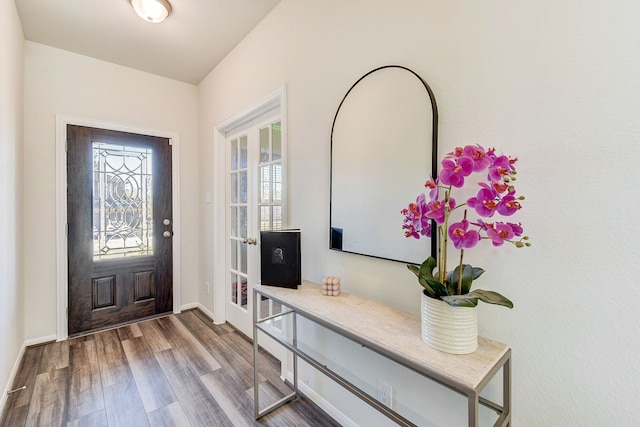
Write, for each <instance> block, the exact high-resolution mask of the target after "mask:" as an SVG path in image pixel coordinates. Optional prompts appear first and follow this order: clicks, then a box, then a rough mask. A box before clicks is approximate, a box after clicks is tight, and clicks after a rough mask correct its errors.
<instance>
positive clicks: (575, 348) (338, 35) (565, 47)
mask: <svg viewBox="0 0 640 427" xmlns="http://www.w3.org/2000/svg"><path fill="white" fill-rule="evenodd" d="M638 16H640V3H638V2H637V1H636V0H618V1H614V2H597V1H581V2H578V1H568V2H555V1H550V0H545V1H535V2H534V1H529V2H522V1H520V2H502V1H497V0H483V1H480V2H466V1H462V0H454V1H450V2H435V1H424V0H402V1H398V2H388V1H382V0H377V1H370V0H350V1H342V0H326V1H322V2H317V1H311V0H283V1H282V2H281V3H280V4H279V5H278V6H277V7H276V8H275V9H274V10H273V12H272V13H271V14H269V15H268V16H267V17H266V18H265V20H264V21H262V22H261V24H260V25H259V26H258V27H257V28H256V29H255V30H254V31H253V32H252V33H251V34H250V35H249V36H248V37H247V38H246V39H245V40H244V41H243V42H242V43H241V44H240V45H239V46H238V47H237V48H236V49H235V50H234V51H233V52H232V53H231V54H230V55H228V56H227V58H226V59H225V60H224V61H223V62H222V63H221V64H220V65H219V66H218V67H216V68H215V69H214V70H213V71H212V72H211V73H210V75H209V76H208V77H207V78H206V79H205V80H204V81H203V82H202V83H201V84H200V87H199V111H198V112H199V144H200V161H201V163H200V165H201V167H200V169H201V175H200V179H201V184H202V191H203V192H213V189H214V173H213V171H212V161H213V153H214V151H213V146H212V142H213V129H214V126H215V125H216V124H218V123H220V122H221V121H223V120H224V119H226V118H227V117H229V116H231V115H232V114H234V113H237V112H238V111H239V110H240V109H242V108H243V107H245V106H247V105H250V104H252V103H253V102H255V101H257V100H259V99H261V98H262V97H263V96H265V95H266V94H268V93H269V92H271V91H272V90H274V89H275V88H277V87H278V86H279V85H280V84H282V83H286V84H287V92H288V111H289V129H288V131H289V181H290V182H289V184H290V187H289V202H290V211H291V217H290V218H291V225H292V226H296V227H300V228H301V229H302V232H303V254H304V255H303V274H304V277H305V278H306V279H309V280H312V281H316V282H317V281H320V280H321V278H322V277H323V276H325V275H327V274H337V275H340V276H342V278H343V287H344V288H345V289H346V290H348V291H350V292H353V293H357V294H360V295H363V296H366V297H369V298H372V299H375V300H378V301H382V302H384V303H387V304H389V305H392V306H395V307H398V308H401V309H405V310H408V311H412V312H415V313H417V312H418V304H419V296H418V295H419V288H418V285H417V283H415V281H414V279H413V278H412V276H411V274H410V273H409V272H408V271H407V270H406V268H405V266H404V265H402V264H399V263H393V262H385V261H380V260H375V259H370V258H365V257H360V256H354V255H348V254H342V253H337V252H332V251H329V250H328V249H327V248H328V236H327V235H328V227H329V219H328V214H329V210H328V202H329V134H330V128H331V121H332V118H333V114H334V113H335V110H336V108H337V106H338V103H339V102H340V100H341V99H342V96H343V94H344V93H345V92H346V90H347V89H348V88H349V87H350V85H351V84H352V83H353V82H354V81H355V80H356V79H357V78H358V77H360V76H361V75H362V74H364V73H365V72H367V71H368V70H370V69H372V68H374V67H377V66H380V65H384V64H392V63H397V64H400V65H405V66H408V67H410V68H412V69H413V70H414V71H416V72H417V73H419V74H420V75H421V76H422V77H423V78H425V79H426V80H427V81H428V82H429V83H430V85H431V87H432V88H433V90H434V92H435V95H436V97H437V100H438V104H439V110H440V144H441V150H440V151H441V153H444V152H446V151H449V150H450V149H452V148H454V147H455V146H458V145H465V144H468V143H480V144H482V145H485V146H496V147H497V148H498V149H500V150H504V151H505V152H506V153H508V154H512V155H516V156H518V157H519V158H520V162H519V177H520V178H519V181H518V184H519V188H518V189H519V192H520V193H521V194H523V195H525V196H526V197H527V200H526V201H525V202H524V209H523V210H522V211H521V213H520V219H521V220H522V222H523V225H524V227H525V231H526V232H527V233H528V234H529V235H530V236H531V238H532V242H533V245H534V246H533V247H531V248H527V249H522V250H516V249H515V248H511V247H505V248H500V249H493V248H490V247H488V246H483V248H482V249H474V250H470V251H467V258H466V260H467V261H468V262H470V263H472V264H475V265H479V266H482V267H484V268H485V269H486V271H487V272H486V273H485V275H484V276H483V277H482V278H481V279H480V281H479V282H478V284H477V286H478V287H484V288H491V289H494V290H496V291H499V292H502V293H504V294H505V295H507V296H508V297H510V298H511V299H512V300H513V301H514V303H515V308H514V309H513V310H508V309H504V308H501V307H494V306H486V305H485V306H482V307H481V311H480V327H481V334H482V335H485V336H488V337H490V338H493V339H496V340H499V341H503V342H506V343H508V344H509V345H511V346H512V348H513V369H514V371H513V399H514V402H513V403H514V405H513V406H514V422H513V424H514V425H522V426H602V425H616V426H631V425H635V424H636V423H637V419H638V418H639V417H640V409H639V407H638V405H637V403H636V396H637V394H638V391H639V389H638V384H640V369H638V366H637V365H638V363H639V362H640V341H639V340H638V336H639V333H640V326H639V322H638V320H637V315H636V312H637V306H638V304H639V303H640V287H638V286H636V281H637V280H636V278H637V276H638V273H639V271H638V270H639V267H638V262H637V259H638V255H640V250H639V249H638V245H637V242H636V241H637V240H638V238H639V237H640V233H639V231H640V228H639V227H638V225H637V222H636V221H635V217H636V216H637V211H638V209H639V208H640V192H639V191H638V188H639V186H640V172H639V171H638V167H637V165H638V161H640V141H639V139H640V103H639V102H638V99H640V85H639V84H638V77H637V76H638V71H640V55H638V46H640V32H639V31H637V22H636V21H637V17H638ZM318 182H324V183H325V184H324V185H318V184H317V183H318ZM401 208H402V206H398V209H401ZM212 210H213V207H212V205H206V204H205V205H202V209H201V212H202V223H201V226H202V232H203V234H202V236H203V240H202V251H201V255H202V259H201V264H202V267H203V270H202V278H203V281H204V280H212V277H213V272H214V269H215V268H217V267H220V266H221V264H219V263H218V262H220V263H221V262H222V260H221V259H220V260H214V262H211V260H212V259H213V258H212V254H213V249H212V244H213V243H212V242H213V241H214V239H215V238H220V236H214V235H213V228H212V225H211V218H212V216H213V215H212ZM399 224H400V218H399ZM399 232H400V230H399ZM425 256H426V254H425ZM201 302H203V303H204V304H205V305H206V306H208V307H209V308H210V309H213V306H212V304H213V301H212V298H211V297H210V296H207V297H206V298H203V296H202V295H201ZM392 385H393V386H394V387H396V386H397V387H401V386H402V384H399V385H396V384H392ZM407 386H408V385H407ZM408 387H411V386H408ZM414 392H415V393H421V392H422V391H421V389H416V390H414ZM428 400H429V398H428V397H425V401H428ZM334 403H335V402H334ZM453 408H454V406H451V407H449V408H445V410H449V409H453ZM425 423H426V422H425Z"/></svg>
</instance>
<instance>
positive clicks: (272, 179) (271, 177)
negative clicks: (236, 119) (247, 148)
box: [258, 121, 283, 230]
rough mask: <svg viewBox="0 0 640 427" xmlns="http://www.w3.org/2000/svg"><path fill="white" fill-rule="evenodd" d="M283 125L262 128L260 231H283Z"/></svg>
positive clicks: (259, 169)
mask: <svg viewBox="0 0 640 427" xmlns="http://www.w3.org/2000/svg"><path fill="white" fill-rule="evenodd" d="M281 137H282V131H281V125H280V122H279V121H277V122H273V123H270V124H268V125H266V126H263V127H261V128H260V163H259V165H258V176H259V179H260V189H259V191H260V195H259V201H258V212H259V216H260V230H280V229H282V203H283V200H282V155H281V152H282V149H281Z"/></svg>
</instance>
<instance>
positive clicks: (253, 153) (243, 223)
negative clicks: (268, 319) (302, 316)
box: [225, 111, 285, 336]
mask: <svg viewBox="0 0 640 427" xmlns="http://www.w3.org/2000/svg"><path fill="white" fill-rule="evenodd" d="M281 123H282V122H281V119H280V113H279V111H276V112H272V113H266V114H264V115H262V116H260V117H258V118H257V119H254V120H252V121H251V122H250V123H248V124H245V125H243V126H242V127H240V128H238V129H235V130H233V131H230V132H227V134H226V137H225V144H226V153H227V180H226V182H227V227H226V228H227V233H226V236H227V237H226V240H227V246H226V254H227V256H226V259H227V262H226V266H227V267H226V269H227V277H226V284H225V286H226V292H225V294H226V295H225V298H226V302H225V311H226V319H227V321H228V322H229V323H231V324H232V325H233V326H235V327H236V328H237V329H239V330H240V331H242V332H243V333H244V334H246V335H247V336H252V315H253V312H252V310H253V307H252V305H253V300H252V298H251V295H252V289H253V284H254V283H257V282H258V281H259V280H260V231H262V230H278V229H282V227H283V223H284V222H285V218H284V216H285V209H284V208H285V207H284V199H283V194H284V182H283V155H282V154H283V139H282V129H281Z"/></svg>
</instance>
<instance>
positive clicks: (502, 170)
mask: <svg viewBox="0 0 640 427" xmlns="http://www.w3.org/2000/svg"><path fill="white" fill-rule="evenodd" d="M517 160H518V159H517V158H511V157H509V156H505V155H498V154H496V151H495V149H494V148H491V149H488V150H485V149H484V148H483V147H482V146H480V145H467V146H466V147H464V148H462V147H458V148H456V149H455V150H454V151H453V152H451V153H448V154H447V155H446V156H445V157H444V158H443V160H442V162H441V165H442V171H441V172H440V175H439V176H438V177H437V179H436V178H433V177H430V178H429V180H427V182H426V183H425V187H426V188H427V189H428V200H427V196H426V195H425V194H424V193H423V194H420V195H419V196H418V197H417V199H416V201H415V203H411V204H409V206H408V208H406V209H403V210H402V211H401V213H402V215H404V223H403V227H402V228H403V229H404V232H405V235H406V237H408V238H410V237H413V238H416V239H419V238H420V237H422V236H426V237H432V223H434V224H437V227H436V228H437V238H438V248H439V251H438V258H439V259H438V260H437V261H436V260H435V259H434V258H433V257H431V256H430V257H429V258H427V259H426V260H425V261H424V262H423V263H422V264H421V265H420V266H418V265H413V264H412V265H408V266H407V267H408V268H409V270H411V271H412V272H413V273H414V274H415V275H416V276H417V277H418V281H419V283H420V284H421V285H422V286H423V287H424V293H425V294H426V295H427V296H429V297H431V298H434V299H441V300H443V301H445V302H446V303H448V304H449V305H452V306H463V307H475V306H476V305H477V304H478V300H480V301H484V302H486V303H489V304H497V305H502V306H505V307H509V308H513V303H512V302H511V301H510V300H509V299H507V298H506V297H504V296H503V295H501V294H499V293H497V292H493V291H485V290H482V289H476V290H474V291H471V285H472V282H473V281H474V280H475V279H477V278H478V277H480V275H481V274H482V273H484V270H483V269H482V268H479V267H473V266H471V265H468V264H463V257H464V251H465V249H470V248H473V247H474V246H476V245H477V244H478V243H479V242H480V241H481V240H490V241H491V243H492V244H493V246H502V245H503V244H505V243H510V244H513V245H514V246H516V247H518V248H521V247H525V246H531V243H529V242H528V240H529V237H528V236H523V229H522V224H521V223H514V222H504V221H496V222H489V221H488V220H487V219H488V218H493V217H494V216H496V215H499V216H502V217H510V216H512V215H513V214H515V213H516V212H518V211H519V210H520V209H521V208H522V205H521V204H520V202H521V201H522V200H524V197H522V196H516V189H515V187H514V185H513V181H515V179H516V168H515V163H516V162H517ZM483 172H484V173H486V181H485V180H483V181H481V182H479V183H478V185H479V186H480V189H479V190H478V192H477V194H476V195H475V196H473V197H470V198H468V199H467V200H466V202H464V203H460V204H457V203H456V200H455V199H454V198H453V195H452V193H453V191H454V189H460V188H462V187H463V186H464V184H465V180H468V179H470V178H469V177H470V176H471V175H472V174H474V173H483ZM468 209H473V210H474V211H475V213H476V214H477V215H478V216H479V217H480V218H478V219H476V220H469V219H467V210H468ZM456 212H458V213H460V214H461V215H460V216H462V218H461V219H458V220H455V219H453V218H452V215H453V214H454V213H456ZM454 221H455V222H454ZM449 240H451V243H452V244H453V247H454V248H455V249H459V250H460V260H459V262H458V265H457V266H456V267H455V269H454V270H452V271H447V255H448V246H449ZM434 272H435V273H434Z"/></svg>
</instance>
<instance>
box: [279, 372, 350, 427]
mask: <svg viewBox="0 0 640 427" xmlns="http://www.w3.org/2000/svg"><path fill="white" fill-rule="evenodd" d="M287 381H289V383H292V382H293V374H292V373H291V372H287ZM298 389H299V390H300V393H302V394H304V395H305V396H306V397H308V398H309V399H310V400H311V401H312V402H313V403H315V404H316V405H318V407H319V408H320V409H322V410H323V411H324V412H326V413H327V415H329V416H330V417H331V418H333V419H334V420H336V421H337V422H338V423H340V425H342V426H345V427H359V426H358V424H356V423H355V422H353V421H352V420H351V419H350V418H349V417H347V416H346V415H345V414H344V413H342V412H340V411H339V410H338V409H337V408H336V407H335V406H333V405H332V404H331V403H329V402H328V401H327V400H326V399H325V398H324V397H322V396H320V395H319V394H318V393H316V392H315V391H314V390H313V389H312V388H311V387H309V386H308V385H307V384H305V383H303V382H301V381H298Z"/></svg>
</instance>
